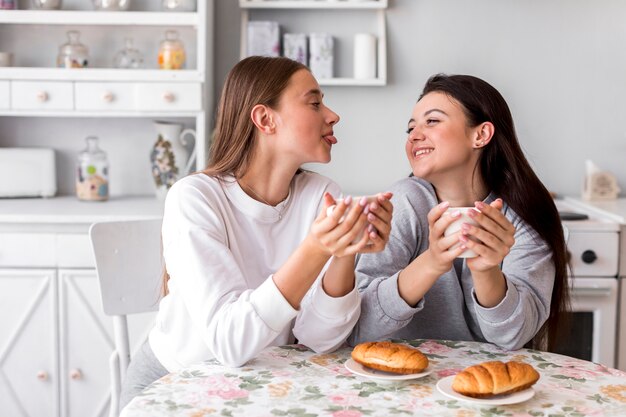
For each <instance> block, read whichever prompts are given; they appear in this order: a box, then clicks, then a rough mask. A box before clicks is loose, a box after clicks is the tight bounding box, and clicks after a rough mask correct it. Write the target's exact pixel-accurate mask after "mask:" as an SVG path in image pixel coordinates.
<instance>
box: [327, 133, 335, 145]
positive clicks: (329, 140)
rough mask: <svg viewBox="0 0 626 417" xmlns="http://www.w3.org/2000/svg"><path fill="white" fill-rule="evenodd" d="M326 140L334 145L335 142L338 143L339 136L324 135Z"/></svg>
mask: <svg viewBox="0 0 626 417" xmlns="http://www.w3.org/2000/svg"><path fill="white" fill-rule="evenodd" d="M324 140H325V141H326V142H328V143H330V144H331V145H334V144H335V143H337V138H336V137H334V136H333V135H328V136H324Z"/></svg>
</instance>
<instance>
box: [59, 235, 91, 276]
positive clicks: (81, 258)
mask: <svg viewBox="0 0 626 417" xmlns="http://www.w3.org/2000/svg"><path fill="white" fill-rule="evenodd" d="M57 264H58V266H59V267H61V268H95V267H96V262H95V261H94V259H93V251H92V250H91V242H90V241H89V236H88V235H86V234H60V235H57Z"/></svg>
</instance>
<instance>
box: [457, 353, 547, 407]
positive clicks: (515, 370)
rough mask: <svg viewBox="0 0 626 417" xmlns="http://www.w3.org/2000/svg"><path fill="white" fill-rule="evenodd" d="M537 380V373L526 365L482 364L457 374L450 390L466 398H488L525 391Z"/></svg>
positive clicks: (518, 363)
mask: <svg viewBox="0 0 626 417" xmlns="http://www.w3.org/2000/svg"><path fill="white" fill-rule="evenodd" d="M537 380H539V373H538V372H537V371H536V370H535V368H533V367H532V366H531V365H529V364H527V363H523V362H515V361H512V362H507V363H503V362H500V361H493V362H483V363H480V364H478V365H474V366H470V367H468V368H465V369H464V370H463V371H461V372H460V373H458V374H457V375H456V377H454V381H453V382H452V389H453V390H454V391H456V392H458V393H459V394H463V395H467V396H468V397H475V398H488V397H492V396H494V395H504V394H511V393H513V392H517V391H522V390H525V389H526V388H529V387H530V386H531V385H533V384H534V383H535V382H537Z"/></svg>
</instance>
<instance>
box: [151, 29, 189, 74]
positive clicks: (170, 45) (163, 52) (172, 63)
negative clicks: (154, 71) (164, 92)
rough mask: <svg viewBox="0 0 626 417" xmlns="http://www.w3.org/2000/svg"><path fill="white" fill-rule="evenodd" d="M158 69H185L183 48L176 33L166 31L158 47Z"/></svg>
mask: <svg viewBox="0 0 626 417" xmlns="http://www.w3.org/2000/svg"><path fill="white" fill-rule="evenodd" d="M158 63H159V68H161V69H167V70H177V69H182V68H184V67H185V47H184V45H183V43H182V42H181V41H180V40H179V39H178V32H177V31H175V30H168V31H166V32H165V40H163V41H161V45H160V46H159V62H158Z"/></svg>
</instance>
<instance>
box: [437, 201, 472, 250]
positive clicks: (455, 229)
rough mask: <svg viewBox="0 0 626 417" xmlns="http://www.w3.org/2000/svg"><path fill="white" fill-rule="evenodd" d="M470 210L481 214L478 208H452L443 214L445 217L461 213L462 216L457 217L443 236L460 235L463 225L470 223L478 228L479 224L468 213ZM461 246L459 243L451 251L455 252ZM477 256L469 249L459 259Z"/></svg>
mask: <svg viewBox="0 0 626 417" xmlns="http://www.w3.org/2000/svg"><path fill="white" fill-rule="evenodd" d="M470 210H475V211H476V212H478V213H480V210H478V209H477V208H476V207H450V208H448V209H447V210H446V211H445V212H444V213H443V215H444V216H450V215H452V213H456V212H459V213H460V216H459V217H457V218H456V220H454V221H453V222H452V223H451V224H450V226H448V228H447V229H446V230H445V232H443V235H444V236H450V235H451V234H454V233H460V232H461V226H462V225H463V223H468V224H471V225H473V226H478V223H477V222H476V220H474V219H473V218H471V217H470V216H469V214H468V213H469V211H470ZM470 239H471V237H470ZM460 245H461V242H457V243H455V244H454V245H452V247H451V248H450V249H449V250H454V249H456V248H458V247H459V246H460ZM476 256H478V254H477V253H476V252H474V251H473V250H471V249H467V250H466V251H464V252H463V253H461V254H460V255H459V256H457V258H475V257H476Z"/></svg>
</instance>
